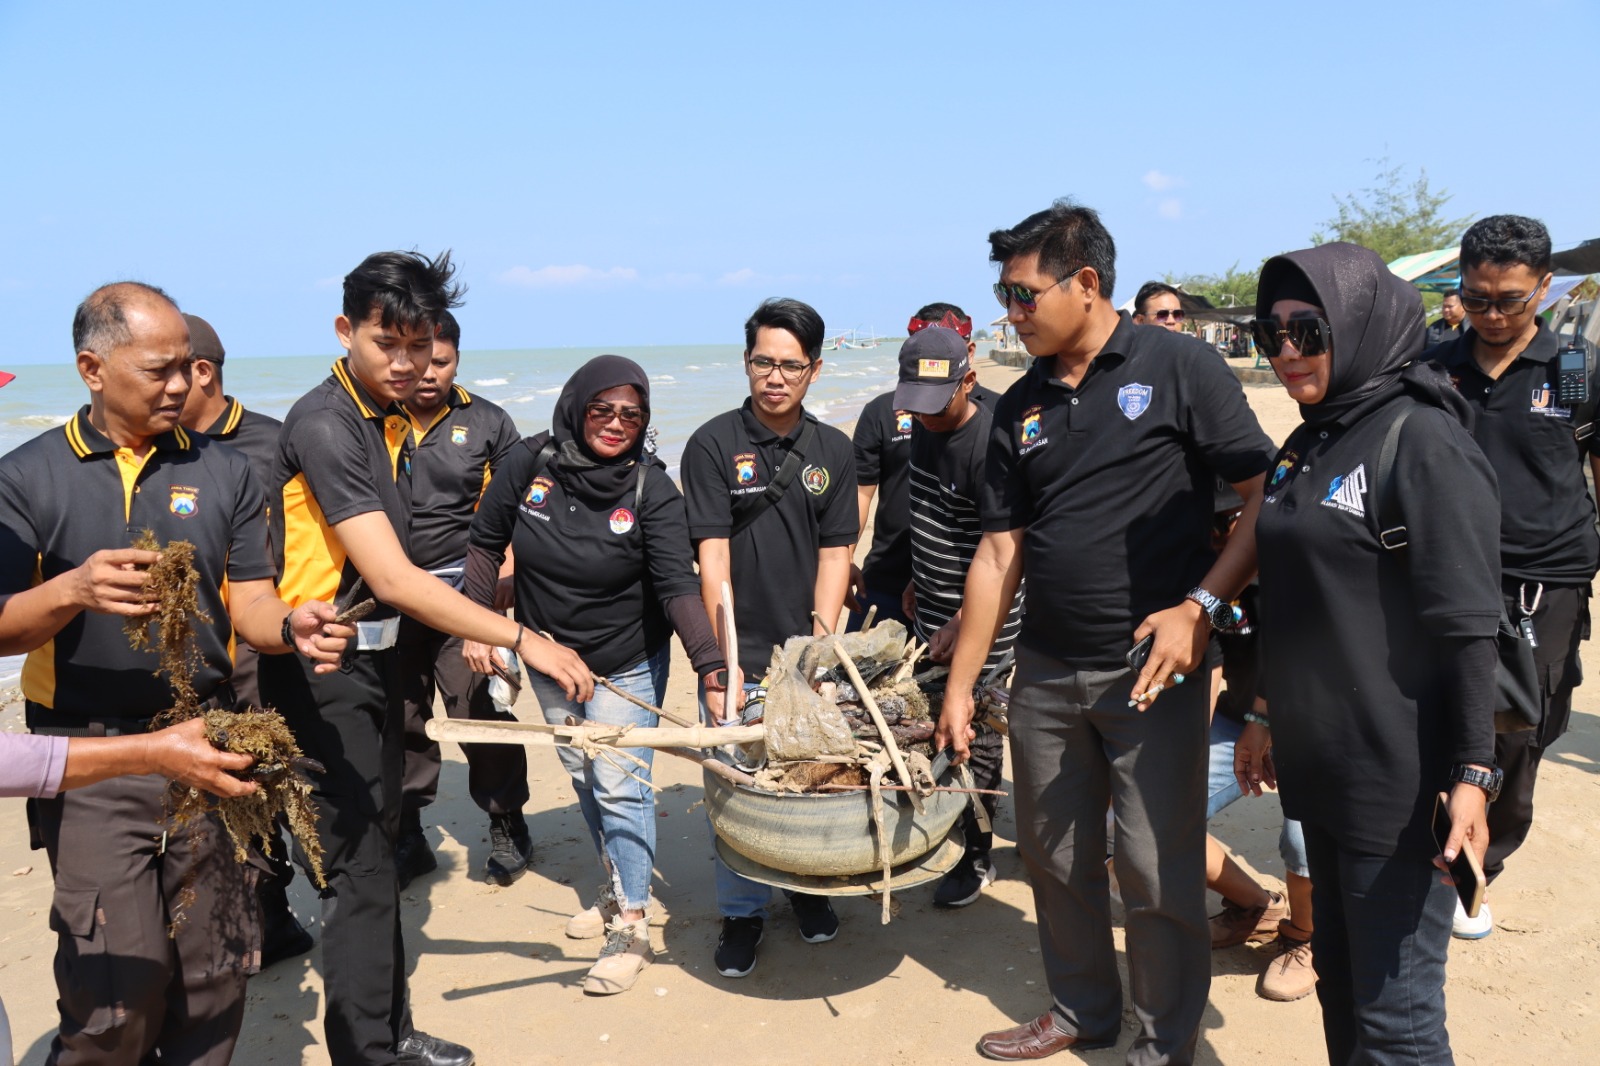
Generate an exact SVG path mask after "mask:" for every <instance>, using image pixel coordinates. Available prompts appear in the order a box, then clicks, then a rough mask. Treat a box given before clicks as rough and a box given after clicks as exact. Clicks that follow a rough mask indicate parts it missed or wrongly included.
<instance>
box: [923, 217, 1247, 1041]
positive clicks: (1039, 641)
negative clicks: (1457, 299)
mask: <svg viewBox="0 0 1600 1066" xmlns="http://www.w3.org/2000/svg"><path fill="white" fill-rule="evenodd" d="M989 243H990V256H989V258H990V259H991V260H992V261H993V262H996V263H999V264H1000V283H999V284H998V285H996V286H995V294H996V296H997V297H998V298H999V299H1000V302H1001V304H1002V305H1003V306H1005V307H1006V309H1007V312H1008V315H1007V317H1008V318H1009V320H1010V322H1011V324H1012V325H1013V326H1014V327H1015V328H1016V331H1017V336H1018V337H1019V338H1020V339H1021V340H1022V343H1023V344H1024V345H1025V346H1026V347H1027V349H1028V352H1029V353H1030V354H1031V355H1033V356H1035V357H1036V358H1035V361H1034V364H1033V366H1032V367H1031V368H1030V369H1029V371H1028V373H1027V374H1025V375H1024V376H1023V377H1022V378H1021V379H1020V380H1018V381H1017V383H1016V384H1014V385H1013V386H1012V387H1011V388H1010V389H1009V390H1007V392H1006V394H1005V395H1004V396H1003V397H1001V400H1000V403H999V404H998V405H997V407H996V410H995V413H994V421H993V428H992V431H991V434H990V438H989V447H988V453H987V459H986V470H985V477H984V482H985V484H984V488H983V494H982V497H981V513H982V524H983V539H982V541H981V542H980V543H979V545H978V551H977V555H976V556H975V558H974V559H973V563H972V567H971V569H970V570H969V572H968V575H967V583H966V590H965V599H964V602H963V606H962V613H963V616H964V618H963V622H962V625H961V633H960V635H959V637H958V639H957V642H956V648H955V655H954V658H953V661H952V663H951V668H950V678H949V682H948V687H947V688H946V690H945V699H944V709H943V713H942V714H941V716H940V720H939V727H938V732H937V733H936V734H935V745H936V746H939V745H948V746H950V747H952V748H954V749H955V751H956V753H957V757H958V759H963V758H965V757H966V754H967V748H968V744H969V742H970V741H971V739H972V738H973V735H974V734H973V731H972V728H971V721H972V714H973V701H972V686H973V683H974V682H975V681H977V679H978V675H979V671H980V670H981V668H982V665H983V661H984V657H985V655H986V654H987V652H988V649H989V645H990V643H991V641H992V640H993V639H994V637H995V636H996V634H998V633H999V632H1000V629H1001V625H1002V623H1003V621H1004V619H1005V615H1006V612H1007V610H1008V609H1009V607H1010V603H1011V599H1012V597H1013V595H1014V594H1015V593H1016V590H1017V588H1018V587H1019V586H1020V584H1021V581H1022V577H1023V574H1024V572H1026V574H1027V579H1028V598H1027V605H1026V607H1025V609H1024V613H1023V618H1022V629H1021V632H1020V633H1019V634H1018V637H1017V669H1016V674H1015V676H1014V678H1013V681H1012V690H1011V713H1010V715H1009V720H1010V726H1011V757H1012V769H1013V773H1014V775H1015V780H1016V818H1017V846H1018V851H1019V852H1020V853H1021V855H1022V859H1023V862H1024V863H1025V864H1026V866H1027V868H1028V874H1029V880H1030V881H1031V883H1032V886H1033V894H1034V903H1035V909H1036V911H1037V914H1038V920H1039V941H1040V947H1041V949H1042V954H1043V959H1042V961H1043V963H1044V972H1045V975H1046V978H1047V980H1048V982H1049V986H1050V995H1051V1004H1050V1009H1049V1010H1048V1011H1047V1012H1046V1013H1044V1014H1043V1015H1042V1016H1040V1017H1039V1018H1037V1019H1035V1020H1033V1021H1031V1022H1028V1023H1026V1024H1024V1025H1020V1026H1016V1027H1015V1028H1012V1029H1005V1030H1000V1031H998V1032H993V1033H988V1034H986V1035H985V1036H983V1037H982V1038H981V1039H980V1040H979V1042H978V1051H979V1052H980V1053H981V1054H983V1055H984V1056H986V1057H988V1058H993V1059H1004V1060H1014V1059H1034V1058H1042V1057H1044V1056H1046V1055H1051V1054H1054V1053H1056V1052H1058V1051H1063V1050H1065V1049H1067V1048H1076V1049H1079V1050H1082V1049H1086V1048H1093V1047H1108V1046H1111V1045H1114V1044H1115V1043H1116V1042H1117V1040H1118V1038H1119V1037H1120V1035H1121V1030H1122V986H1121V982H1120V980H1119V977H1118V972H1117V956H1116V949H1115V947H1114V945H1113V942H1112V933H1111V901H1110V892H1109V885H1108V878H1107V872H1106V867H1105V862H1104V859H1105V854H1106V846H1105V845H1106V828H1105V825H1106V821H1105V815H1106V807H1107V805H1108V804H1110V805H1112V807H1113V809H1114V810H1115V813H1116V823H1117V873H1118V877H1119V880H1120V882H1121V891H1122V899H1123V901H1124V903H1125V905H1126V908H1127V952H1128V964H1129V965H1128V969H1129V977H1130V985H1131V988H1130V991H1131V993H1132V998H1133V1002H1134V1009H1135V1013H1136V1015H1137V1017H1138V1018H1139V1020H1140V1031H1139V1034H1138V1035H1137V1036H1136V1037H1135V1038H1134V1042H1133V1046H1132V1047H1131V1048H1130V1049H1129V1052H1128V1062H1129V1063H1131V1064H1135V1066H1153V1064H1155V1063H1187V1062H1191V1061H1192V1060H1193V1057H1194V1050H1195V1044H1196V1040H1197V1037H1198V1034H1199V1028H1200V1020H1201V1016H1202V1015H1203V1014H1204V1012H1205V1005H1206V993H1207V989H1208V987H1209V981H1210V953H1211V936H1210V929H1209V926H1208V924H1207V920H1206V907H1205V890H1204V884H1205V851H1206V846H1205V842H1206V831H1205V808H1206V802H1205V801H1206V796H1205V791H1206V777H1207V762H1208V747H1207V710H1208V706H1207V705H1208V703H1209V692H1208V690H1207V685H1206V682H1205V677H1204V674H1203V673H1202V672H1200V670H1199V667H1200V664H1201V661H1202V655H1203V652H1204V650H1205V645H1206V641H1207V639H1208V637H1209V636H1210V629H1211V628H1222V627H1226V626H1231V625H1232V624H1233V621H1234V617H1235V616H1234V614H1233V609H1232V608H1231V607H1230V606H1229V603H1228V601H1229V600H1232V599H1233V598H1234V597H1236V596H1237V595H1238V594H1239V592H1240V590H1242V589H1243V588H1244V586H1245V583H1246V582H1247V581H1248V580H1249V578H1250V576H1251V574H1252V573H1253V572H1254V570H1255V516H1256V513H1257V511H1258V509H1259V507H1260V502H1261V486H1262V482H1263V479H1264V475H1265V472H1266V470H1267V469H1268V467H1269V466H1270V465H1271V462H1272V456H1273V452H1274V449H1273V445H1272V442H1271V441H1270V440H1269V439H1268V438H1267V436H1266V434H1264V433H1263V432H1262V431H1261V427H1260V425H1259V424H1258V423H1257V421H1256V418H1255V415H1254V414H1252V413H1251V411H1250V407H1249V405H1248V404H1247V403H1246V402H1245V398H1244V390H1243V389H1242V388H1241V387H1240V386H1239V382H1238V381H1237V380H1236V379H1235V378H1234V376H1233V375H1232V373H1231V372H1230V371H1229V370H1228V368H1227V366H1226V364H1224V363H1223V362H1222V361H1221V360H1220V359H1218V358H1216V355H1215V353H1213V352H1212V351H1211V350H1210V349H1209V348H1208V347H1207V346H1206V345H1205V344H1203V343H1201V342H1200V341H1199V340H1197V339H1195V338H1193V337H1187V336H1183V335H1181V334H1175V333H1171V332H1168V331H1166V330H1159V329H1140V328H1137V327H1136V326H1134V324H1133V322H1132V321H1131V320H1130V319H1129V318H1127V317H1125V316H1123V315H1120V314H1118V313H1117V310H1116V308H1115V307H1114V306H1113V305H1112V303H1111V292H1112V285H1113V282H1114V281H1115V268H1116V246H1115V244H1114V243H1113V242H1112V239H1111V235H1110V234H1109V233H1107V232H1106V230H1105V227H1104V226H1103V225H1102V224H1101V222H1100V219H1099V216H1098V215H1096V214H1095V212H1093V211H1092V210H1090V209H1088V208H1085V207H1081V206H1079V205H1077V204H1074V203H1072V202H1071V201H1069V200H1058V201H1057V202H1056V203H1055V205H1054V206H1052V207H1051V208H1049V209H1047V210H1045V211H1041V212H1039V213H1038V214H1035V215H1032V216H1030V217H1029V218H1027V219H1024V220H1023V221H1022V222H1021V223H1020V224H1019V225H1017V226H1015V227H1014V228H1012V229H1003V230H996V231H995V232H993V233H991V234H990V235H989ZM1214 475H1220V476H1221V477H1223V478H1224V480H1226V481H1227V482H1228V483H1229V484H1231V485H1233V487H1234V489H1235V490H1236V491H1237V492H1238V493H1239V495H1240V497H1241V498H1242V499H1243V501H1244V510H1243V514H1242V516H1241V518H1240V520H1239V523H1238V525H1237V527H1236V529H1235V531H1234V534H1233V536H1232V537H1231V538H1230V539H1229V541H1228V544H1227V546H1226V547H1225V548H1224V549H1223V551H1222V553H1221V555H1220V556H1218V555H1217V554H1215V553H1214V551H1213V548H1212V545H1211V522H1212V508H1213V490H1214V487H1215V481H1214ZM1147 636H1148V637H1150V638H1151V644H1150V646H1149V647H1148V648H1147V649H1139V648H1138V647H1137V645H1138V644H1139V642H1140V641H1142V640H1143V639H1144V638H1145V637H1147ZM1144 651H1147V652H1148V657H1147V658H1146V657H1143V652H1144ZM1134 663H1142V665H1132V664H1134ZM1190 675H1193V676H1194V680H1193V681H1192V682H1191V683H1189V684H1185V683H1184V681H1185V680H1186V679H1187V678H1188V677H1189V676H1190Z"/></svg>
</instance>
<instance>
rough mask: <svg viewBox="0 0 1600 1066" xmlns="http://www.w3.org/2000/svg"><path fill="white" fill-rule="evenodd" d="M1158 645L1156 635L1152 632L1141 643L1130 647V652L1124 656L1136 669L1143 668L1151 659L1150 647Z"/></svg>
mask: <svg viewBox="0 0 1600 1066" xmlns="http://www.w3.org/2000/svg"><path fill="white" fill-rule="evenodd" d="M1155 645H1156V635H1155V634H1154V633H1151V634H1150V635H1149V636H1147V637H1145V638H1144V639H1143V640H1141V641H1140V642H1139V643H1137V644H1135V645H1134V646H1133V647H1131V648H1129V649H1128V654H1127V655H1125V656H1123V658H1124V659H1125V660H1126V661H1127V663H1128V665H1129V666H1130V667H1132V668H1133V669H1135V670H1143V669H1144V664H1145V663H1147V662H1149V661H1150V649H1151V648H1153V647H1155Z"/></svg>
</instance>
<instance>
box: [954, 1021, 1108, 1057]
mask: <svg viewBox="0 0 1600 1066" xmlns="http://www.w3.org/2000/svg"><path fill="white" fill-rule="evenodd" d="M1116 1043H1117V1038H1116V1037H1115V1036H1113V1037H1111V1038H1110V1039H1109V1040H1108V1039H1105V1038H1103V1037H1102V1038H1100V1039H1094V1038H1091V1037H1086V1036H1080V1035H1078V1034H1076V1033H1069V1032H1067V1031H1066V1030H1065V1029H1063V1028H1061V1025H1060V1023H1059V1022H1057V1021H1056V1016H1055V1013H1054V1012H1053V1011H1046V1012H1045V1013H1044V1014H1042V1015H1040V1016H1039V1017H1037V1018H1035V1019H1034V1020H1033V1021H1031V1022H1029V1023H1027V1024H1026V1025H1019V1026H1017V1027H1015V1028H1013V1029H1001V1030H999V1031H998V1032H993V1033H985V1034H984V1035H983V1038H982V1039H981V1040H979V1041H978V1054H980V1055H982V1056H983V1057H984V1058H986V1059H1000V1060H1001V1061H1002V1062H1020V1061H1022V1060H1025V1059H1042V1058H1045V1057H1046V1056H1048V1055H1054V1054H1055V1053H1056V1052H1058V1051H1065V1050H1066V1049H1067V1048H1069V1047H1070V1048H1077V1049H1078V1050H1080V1051H1093V1050H1095V1049H1096V1048H1108V1047H1115V1046H1116Z"/></svg>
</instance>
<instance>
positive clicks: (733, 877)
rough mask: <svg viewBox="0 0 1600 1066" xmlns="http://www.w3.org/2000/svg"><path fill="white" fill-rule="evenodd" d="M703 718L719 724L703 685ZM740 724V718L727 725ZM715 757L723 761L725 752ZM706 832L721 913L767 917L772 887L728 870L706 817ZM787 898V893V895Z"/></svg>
mask: <svg viewBox="0 0 1600 1066" xmlns="http://www.w3.org/2000/svg"><path fill="white" fill-rule="evenodd" d="M760 687H761V686H760V685H756V684H752V683H750V682H746V683H745V686H744V690H745V692H746V693H748V692H750V690H751V689H756V688H760ZM700 718H701V721H704V722H705V723H707V724H708V725H716V724H718V723H716V722H715V721H713V720H712V718H711V712H710V711H709V710H707V709H706V689H705V685H704V684H702V685H701V686H700ZM727 724H729V725H736V724H738V719H737V718H736V719H734V720H733V721H732V722H729V723H727ZM714 754H715V755H716V756H717V757H718V758H722V753H721V750H720V749H719V750H717V751H716V752H714ZM706 829H707V830H709V831H710V833H711V857H712V859H713V861H714V862H715V865H716V882H717V914H718V916H720V917H723V918H763V919H764V918H766V916H767V904H768V903H770V902H772V886H771V885H764V884H762V883H761V882H760V881H752V880H750V879H749V878H748V877H741V876H739V875H738V874H736V873H734V872H733V871H732V870H730V869H728V866H727V864H726V863H724V862H723V861H722V856H720V855H718V854H717V831H716V830H715V829H712V828H711V819H710V817H709V816H708V817H707V818H706ZM785 894H786V895H787V893H785Z"/></svg>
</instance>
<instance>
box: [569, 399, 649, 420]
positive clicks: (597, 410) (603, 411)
mask: <svg viewBox="0 0 1600 1066" xmlns="http://www.w3.org/2000/svg"><path fill="white" fill-rule="evenodd" d="M583 413H584V415H585V416H587V417H588V419H589V421H591V422H598V423H600V424H601V425H602V426H603V425H606V424H608V423H609V422H610V421H611V420H612V419H613V418H615V419H617V420H619V421H620V422H621V423H622V424H623V425H625V426H642V425H643V424H644V411H643V410H642V409H641V408H638V407H620V406H612V405H611V404H609V403H591V404H587V405H586V406H585V407H584V409H583Z"/></svg>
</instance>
